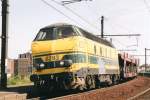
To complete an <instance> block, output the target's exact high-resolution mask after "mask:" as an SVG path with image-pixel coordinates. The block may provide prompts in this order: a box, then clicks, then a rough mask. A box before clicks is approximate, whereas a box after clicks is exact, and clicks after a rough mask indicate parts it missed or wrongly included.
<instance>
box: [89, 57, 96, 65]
mask: <svg viewBox="0 0 150 100" xmlns="http://www.w3.org/2000/svg"><path fill="white" fill-rule="evenodd" d="M88 61H89V63H91V64H97V63H98V58H97V57H94V56H88Z"/></svg>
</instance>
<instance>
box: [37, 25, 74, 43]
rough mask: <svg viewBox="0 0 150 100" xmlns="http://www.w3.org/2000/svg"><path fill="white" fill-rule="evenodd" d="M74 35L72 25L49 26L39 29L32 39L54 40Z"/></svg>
mask: <svg viewBox="0 0 150 100" xmlns="http://www.w3.org/2000/svg"><path fill="white" fill-rule="evenodd" d="M73 35H75V32H74V30H73V28H72V27H69V26H68V27H57V28H56V27H51V28H46V29H41V30H40V31H39V33H38V34H37V36H36V38H35V40H34V41H43V40H56V39H61V38H66V37H70V36H73Z"/></svg>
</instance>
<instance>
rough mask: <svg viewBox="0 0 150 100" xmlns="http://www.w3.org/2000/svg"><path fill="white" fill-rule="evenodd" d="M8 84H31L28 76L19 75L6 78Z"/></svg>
mask: <svg viewBox="0 0 150 100" xmlns="http://www.w3.org/2000/svg"><path fill="white" fill-rule="evenodd" d="M7 84H8V85H24V84H31V81H30V78H29V76H26V77H21V76H14V77H11V78H8V81H7Z"/></svg>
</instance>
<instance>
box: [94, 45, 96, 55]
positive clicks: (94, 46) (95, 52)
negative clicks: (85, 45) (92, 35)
mask: <svg viewBox="0 0 150 100" xmlns="http://www.w3.org/2000/svg"><path fill="white" fill-rule="evenodd" d="M94 54H96V46H95V45H94Z"/></svg>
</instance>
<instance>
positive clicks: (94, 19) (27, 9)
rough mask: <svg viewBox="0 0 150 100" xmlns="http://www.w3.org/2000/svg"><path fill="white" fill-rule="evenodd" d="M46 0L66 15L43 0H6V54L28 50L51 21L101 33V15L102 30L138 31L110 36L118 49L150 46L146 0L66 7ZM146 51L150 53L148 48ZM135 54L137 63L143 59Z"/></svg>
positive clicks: (103, 0)
mask: <svg viewBox="0 0 150 100" xmlns="http://www.w3.org/2000/svg"><path fill="white" fill-rule="evenodd" d="M45 1H46V2H47V3H49V5H52V6H53V7H56V8H57V9H58V10H59V11H60V12H61V13H63V14H64V15H65V16H64V15H62V14H61V13H60V12H58V11H56V10H55V9H53V8H51V7H50V6H49V5H46V4H45V3H44V2H42V0H9V27H8V28H9V29H8V31H9V32H8V34H9V35H8V37H9V39H8V40H9V41H8V57H9V58H17V57H18V54H21V53H25V52H30V51H31V42H32V41H33V39H34V38H35V36H36V34H37V32H38V31H39V29H40V28H42V27H44V26H47V25H50V24H53V23H59V22H65V23H70V24H73V25H77V26H79V27H82V28H83V29H85V30H87V31H89V32H91V33H93V34H95V35H100V30H101V28H100V25H101V24H100V20H101V19H100V18H101V16H104V33H105V34H141V36H140V37H111V38H112V41H113V44H114V45H115V47H116V48H117V49H118V50H124V49H125V50H127V49H128V50H133V49H134V50H136V51H128V53H129V54H132V55H144V48H150V45H149V43H150V39H149V37H150V28H149V27H150V1H149V0H90V1H88V0H85V1H82V2H77V3H72V4H67V5H65V7H64V6H61V5H59V4H58V3H61V1H62V0H45ZM54 1H57V3H56V2H54ZM68 9H69V10H68ZM71 11H73V13H72V12H71ZM74 13H76V15H75V14H74ZM66 16H67V17H69V18H67V17H66ZM0 23H1V20H0ZM0 27H1V25H0ZM0 31H1V28H0ZM109 38H110V37H108V38H107V39H109ZM0 46H1V45H0ZM126 52H127V51H126ZM147 53H148V54H150V51H147ZM136 57H137V56H136ZM138 58H139V59H140V64H142V63H144V56H143V57H139V56H138ZM147 62H148V63H149V64H150V57H147Z"/></svg>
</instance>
